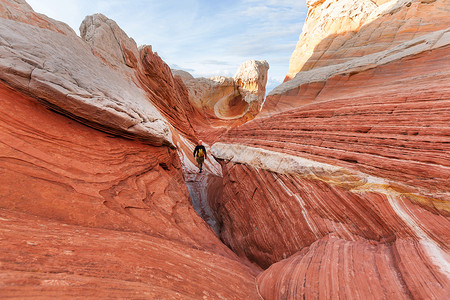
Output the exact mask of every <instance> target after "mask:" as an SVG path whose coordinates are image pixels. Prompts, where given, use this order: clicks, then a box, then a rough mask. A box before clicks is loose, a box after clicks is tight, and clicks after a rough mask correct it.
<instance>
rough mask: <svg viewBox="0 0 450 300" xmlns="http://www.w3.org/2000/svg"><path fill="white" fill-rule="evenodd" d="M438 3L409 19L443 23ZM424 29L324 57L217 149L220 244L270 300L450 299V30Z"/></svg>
mask: <svg viewBox="0 0 450 300" xmlns="http://www.w3.org/2000/svg"><path fill="white" fill-rule="evenodd" d="M322 2H324V1H318V3H317V4H321V3H322ZM325 2H329V1H325ZM442 3H443V2H439V1H436V3H434V4H432V5H431V6H426V5H428V4H425V3H418V2H414V3H413V4H412V5H411V14H412V16H414V14H415V13H417V11H418V10H419V9H429V8H431V7H432V6H433V5H435V6H436V8H435V10H434V11H433V13H434V14H436V16H437V18H438V19H439V17H438V16H439V15H440V14H441V12H440V10H441V8H439V7H441V6H439V5H442ZM369 5H370V3H369ZM427 7H428V8H427ZM399 8H400V9H399V10H398V12H397V13H400V12H401V11H403V10H402V8H401V7H399ZM406 11H407V10H406ZM394 15H395V14H394ZM413 19H414V17H412V18H411V20H413ZM381 20H383V19H381ZM331 22H334V20H331ZM337 22H340V21H339V20H338V21H337ZM374 22H375V21H374ZM376 22H378V20H377V21H376ZM407 23H408V21H407ZM444 23H445V22H444ZM445 24H446V23H445ZM385 25H388V23H385ZM405 26H406V25H405ZM408 26H409V25H408ZM445 26H448V25H445ZM363 28H364V27H362V28H361V29H360V30H361V35H363V34H364V31H363ZM405 28H407V26H406V27H405ZM426 28H427V26H425V27H423V28H422V29H421V30H424V31H423V32H424V35H423V36H420V37H418V38H416V39H412V40H411V41H409V39H410V38H406V35H403V34H402V33H400V34H399V36H400V37H399V41H400V40H402V39H403V38H405V40H403V41H402V42H399V43H398V44H397V46H395V47H393V48H391V49H387V50H386V48H383V51H381V50H382V49H377V50H376V51H375V52H376V53H373V52H372V54H371V55H366V56H362V57H360V58H353V57H352V55H354V56H358V55H362V54H364V53H362V52H361V53H359V54H358V55H356V54H355V52H352V51H354V49H353V50H352V49H349V50H348V52H346V53H347V54H349V56H346V55H343V54H342V53H341V54H338V53H337V52H336V53H334V54H333V55H335V56H333V55H331V54H330V55H328V54H327V53H326V51H329V50H327V49H326V47H324V49H319V51H318V52H317V53H318V54H317V57H319V56H321V55H323V56H321V58H320V59H316V58H317V57H316V58H315V59H316V61H314V59H312V60H311V65H309V67H310V68H312V69H311V70H309V71H302V72H300V73H298V74H297V76H296V77H295V78H294V79H292V80H291V81H288V82H286V83H284V84H283V85H281V86H280V87H278V88H276V89H275V90H274V91H273V92H272V93H271V94H270V95H269V97H268V98H267V99H266V102H265V106H264V107H263V111H262V113H261V114H260V115H259V116H258V117H257V119H255V120H252V121H250V122H248V123H246V124H244V125H242V126H239V127H238V128H235V129H231V130H230V131H228V132H227V133H226V134H225V135H223V136H222V137H221V138H220V139H219V143H216V144H214V145H213V146H212V153H213V154H214V155H215V156H216V157H218V158H220V159H222V164H223V172H224V177H223V182H224V188H223V191H224V196H223V198H222V200H221V202H219V203H217V204H216V210H217V214H218V219H219V222H220V223H222V224H223V226H222V231H221V237H222V239H223V240H224V241H225V242H226V243H227V244H228V245H229V246H230V247H231V248H232V249H233V250H234V251H235V252H236V253H237V254H238V255H239V256H241V257H248V258H249V259H250V260H251V261H254V262H257V263H258V264H259V265H260V266H262V267H263V268H267V270H266V271H264V272H263V273H262V274H260V275H259V276H258V278H257V282H258V287H259V291H260V293H261V295H262V296H263V297H264V298H267V299H303V298H309V297H311V298H324V299H328V298H332V297H340V298H357V299H359V298H362V299H410V298H413V299H433V298H434V299H445V298H446V296H447V295H449V294H450V251H449V245H450V235H449V234H448V230H447V229H446V228H448V227H449V226H450V193H449V191H450V185H449V181H448V179H449V178H450V160H449V157H448V154H447V153H448V152H449V151H450V148H449V147H448V142H449V141H450V140H449V138H450V127H449V124H450V102H449V99H450V89H449V86H448V83H447V81H448V78H449V76H450V69H449V68H448V64H447V63H446V62H447V61H448V60H449V59H450V57H449V46H448V44H449V39H448V37H449V32H448V29H444V30H439V29H441V28H442V27H440V24H437V23H436V24H435V27H433V26H431V25H430V27H429V28H428V29H426ZM428 30H431V31H433V30H437V31H436V32H432V33H429V31H428ZM419 31H420V30H419ZM308 34H311V32H309V33H308V32H307V33H305V36H307V35H308ZM358 34H359V33H357V34H356V36H357V35H358ZM419 34H421V33H419ZM353 41H356V38H355V39H354V40H353ZM378 42H380V41H378ZM378 42H377V41H375V42H374V43H373V44H372V43H368V44H367V48H370V47H372V46H376V43H378ZM392 45H393V44H390V45H389V47H391V46H392ZM389 47H387V48H389ZM375 48H377V47H375ZM330 49H331V50H332V48H331V46H330ZM331 50H330V51H331ZM321 51H322V52H321ZM315 55H316V54H315ZM306 65H307V63H306V64H305V66H306ZM288 257H289V258H288ZM419 270H420V271H419Z"/></svg>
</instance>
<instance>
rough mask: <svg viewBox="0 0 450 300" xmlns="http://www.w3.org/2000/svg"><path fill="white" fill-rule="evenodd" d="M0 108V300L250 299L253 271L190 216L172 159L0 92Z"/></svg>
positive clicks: (168, 152)
mask: <svg viewBox="0 0 450 300" xmlns="http://www.w3.org/2000/svg"><path fill="white" fill-rule="evenodd" d="M0 98H1V101H0V106H1V111H2V112H3V113H2V115H1V116H0V128H1V130H0V140H1V141H2V143H1V144H0V153H2V156H1V158H0V177H1V178H0V181H1V182H2V184H1V185H0V199H2V200H1V201H0V208H1V209H0V210H1V211H0V215H1V216H0V222H1V223H2V226H1V231H2V236H3V237H4V239H3V242H2V245H1V247H0V248H1V249H2V250H1V251H0V262H1V264H0V268H1V270H2V271H1V273H2V275H1V276H0V282H1V285H2V295H3V296H12V297H23V296H37V297H65V296H75V295H76V296H80V297H92V296H95V297H110V296H111V297H130V296H131V297H132V296H133V295H135V296H136V297H151V298H153V297H163V298H180V297H193V298H198V297H203V296H206V297H208V298H220V297H221V296H222V297H226V298H257V295H256V290H255V286H254V276H255V275H256V271H255V270H257V269H251V268H249V267H246V266H245V265H244V264H243V263H242V262H241V261H239V259H237V257H236V256H235V255H234V254H233V253H232V252H231V251H230V250H229V249H228V248H226V247H225V246H223V244H222V243H221V242H220V241H219V240H218V239H217V237H216V236H215V234H214V233H213V231H212V230H211V229H210V228H209V227H208V226H207V225H206V223H205V222H204V221H203V220H201V219H200V218H199V217H198V215H197V214H196V213H195V211H194V209H193V208H192V205H191V204H190V201H189V196H188V191H187V189H186V187H185V185H184V180H183V178H182V174H181V170H180V163H179V159H178V156H177V154H176V152H175V150H173V149H171V148H169V147H165V146H163V147H155V146H151V145H147V144H143V143H141V142H138V141H132V140H126V139H123V138H120V137H114V136H110V135H108V134H105V133H102V132H100V131H97V130H95V129H92V128H89V127H86V126H84V125H82V124H79V123H77V122H75V121H73V120H71V119H68V118H66V117H64V116H61V115H59V114H55V113H54V112H52V111H49V110H47V109H45V108H44V107H43V106H42V105H41V104H39V103H38V102H37V101H35V100H34V99H32V98H30V97H27V96H24V95H22V94H20V93H18V92H15V91H13V90H12V89H10V88H8V87H6V86H4V85H3V84H2V85H1V86H0ZM68 224H70V225H68ZM42 229H45V230H42ZM224 281H226V282H227V283H228V284H227V285H223V282H224ZM233 282H234V283H233ZM237 287H239V288H237Z"/></svg>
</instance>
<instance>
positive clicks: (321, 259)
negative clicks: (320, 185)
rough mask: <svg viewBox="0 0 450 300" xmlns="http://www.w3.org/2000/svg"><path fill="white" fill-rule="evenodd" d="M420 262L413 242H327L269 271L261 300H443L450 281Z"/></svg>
mask: <svg viewBox="0 0 450 300" xmlns="http://www.w3.org/2000/svg"><path fill="white" fill-rule="evenodd" d="M423 256H424V253H423V249H422V248H421V246H420V244H418V243H417V242H416V241H414V240H413V239H402V240H397V241H395V242H392V243H388V244H384V243H376V242H375V243H374V242H372V241H367V240H363V239H356V240H354V241H349V240H344V239H339V238H336V237H334V236H328V237H325V238H323V239H320V240H318V241H316V242H315V243H313V244H312V245H311V246H310V247H307V248H304V249H302V251H300V252H298V253H297V254H295V255H293V256H292V257H290V258H288V259H286V260H283V261H281V262H279V263H276V264H274V265H272V266H271V267H270V268H269V269H268V270H266V271H265V272H264V273H262V274H261V275H259V276H258V279H257V282H258V285H259V291H260V293H261V295H262V296H263V297H264V299H302V298H306V297H309V296H310V295H314V296H315V297H317V298H320V299H321V298H323V299H331V298H339V299H346V298H349V295H353V296H354V297H355V298H357V299H411V298H412V299H445V298H446V297H447V296H448V294H449V292H450V287H449V286H448V279H447V278H445V277H443V276H442V274H441V273H440V272H439V271H437V268H436V266H434V265H433V264H432V263H431V262H430V261H429V260H428V259H426V258H424V257H423ZM336 262H339V263H336ZM415 268H418V269H415ZM418 270H420V271H418ZM430 278H433V279H432V280H430Z"/></svg>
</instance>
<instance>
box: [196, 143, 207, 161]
mask: <svg viewBox="0 0 450 300" xmlns="http://www.w3.org/2000/svg"><path fill="white" fill-rule="evenodd" d="M200 149H203V153H204V154H205V159H206V148H205V146H203V145H197V147H195V149H194V157H197V153H198V150H200Z"/></svg>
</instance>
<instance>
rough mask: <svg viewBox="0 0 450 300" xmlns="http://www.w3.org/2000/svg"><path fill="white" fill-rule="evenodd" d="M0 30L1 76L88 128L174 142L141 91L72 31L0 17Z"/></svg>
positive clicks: (0, 77) (160, 118)
mask: <svg viewBox="0 0 450 300" xmlns="http://www.w3.org/2000/svg"><path fill="white" fill-rule="evenodd" d="M3 5H4V4H3ZM0 32H1V38H0V79H1V80H3V81H5V82H7V83H8V84H9V85H11V86H13V87H14V88H15V89H18V90H21V91H24V92H26V93H28V94H32V95H33V96H34V97H36V98H39V99H40V100H42V101H43V102H44V103H46V104H47V105H49V106H50V107H52V108H53V109H56V110H59V111H61V112H62V113H64V114H67V115H70V116H72V117H73V118H76V119H78V120H80V121H83V122H85V123H87V124H89V125H91V126H97V127H99V128H102V129H103V130H109V131H111V132H117V133H121V134H123V135H131V136H135V137H139V138H143V139H147V140H148V141H149V142H152V143H154V144H173V141H172V137H171V131H170V125H169V124H168V122H167V121H166V120H165V119H164V118H163V117H162V115H161V113H160V112H159V111H158V110H157V109H156V108H155V106H154V105H152V103H150V101H149V100H148V99H147V97H146V95H145V93H144V92H143V91H142V90H141V89H140V88H138V87H137V86H136V85H135V84H134V83H132V82H131V81H130V79H126V78H124V76H123V74H121V73H120V72H117V71H114V70H112V69H111V68H109V67H108V66H106V65H104V64H103V63H102V62H101V61H100V60H99V59H98V58H97V57H96V56H94V55H93V54H92V52H91V49H90V47H89V46H88V45H87V44H86V43H85V42H83V41H82V40H81V39H80V38H78V37H76V35H75V34H73V35H62V34H60V33H59V32H55V31H51V30H46V29H42V28H40V27H37V26H31V25H28V24H24V23H21V22H17V21H13V20H8V19H4V18H0Z"/></svg>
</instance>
